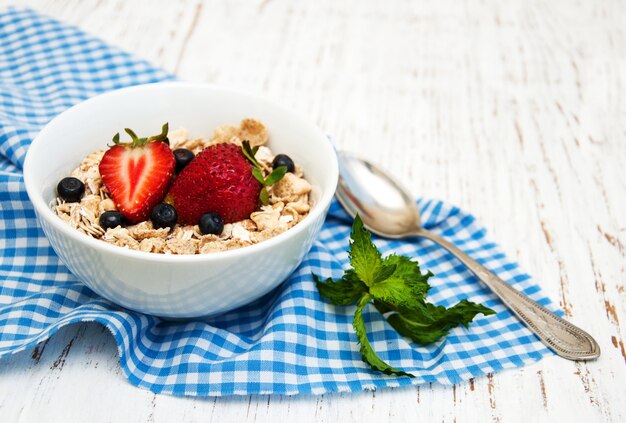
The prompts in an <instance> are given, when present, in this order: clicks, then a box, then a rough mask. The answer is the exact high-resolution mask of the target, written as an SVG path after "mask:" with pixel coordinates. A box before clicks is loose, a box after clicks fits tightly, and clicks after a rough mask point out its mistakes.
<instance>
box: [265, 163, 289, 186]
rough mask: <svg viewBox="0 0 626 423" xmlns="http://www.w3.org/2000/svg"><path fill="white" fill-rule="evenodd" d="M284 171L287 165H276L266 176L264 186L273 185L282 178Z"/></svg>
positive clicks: (285, 171)
mask: <svg viewBox="0 0 626 423" xmlns="http://www.w3.org/2000/svg"><path fill="white" fill-rule="evenodd" d="M285 173H287V166H278V167H277V168H276V169H274V170H273V171H272V173H270V174H269V175H268V176H267V178H265V182H264V184H265V186H270V185H274V184H275V183H276V182H278V181H280V180H281V179H283V176H285Z"/></svg>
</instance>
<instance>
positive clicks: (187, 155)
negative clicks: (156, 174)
mask: <svg viewBox="0 0 626 423" xmlns="http://www.w3.org/2000/svg"><path fill="white" fill-rule="evenodd" d="M194 157H196V155H195V154H193V151H191V150H187V149H186V148H177V149H176V150H174V158H175V159H176V173H178V172H180V171H181V170H183V169H184V168H185V166H187V165H188V164H189V162H190V161H192V160H193V158H194Z"/></svg>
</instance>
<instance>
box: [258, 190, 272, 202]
mask: <svg viewBox="0 0 626 423" xmlns="http://www.w3.org/2000/svg"><path fill="white" fill-rule="evenodd" d="M259 200H261V203H262V204H263V205H264V206H267V205H268V204H269V203H270V195H269V194H268V192H267V188H265V187H263V188H261V192H260V193H259Z"/></svg>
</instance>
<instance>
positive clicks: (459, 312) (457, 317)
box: [387, 300, 495, 344]
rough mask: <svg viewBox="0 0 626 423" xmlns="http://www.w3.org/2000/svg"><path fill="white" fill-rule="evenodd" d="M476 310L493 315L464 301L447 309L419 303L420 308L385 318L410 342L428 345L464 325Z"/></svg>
mask: <svg viewBox="0 0 626 423" xmlns="http://www.w3.org/2000/svg"><path fill="white" fill-rule="evenodd" d="M479 313H482V314H483V315H485V316H489V315H491V314H495V312H494V311H493V310H491V309H490V308H487V307H485V306H483V305H480V304H476V303H472V302H470V301H467V300H462V301H461V302H459V303H458V304H456V305H455V306H453V307H450V308H445V307H443V306H436V305H434V304H431V303H427V302H422V303H421V305H420V306H419V307H414V308H412V309H410V310H402V311H400V312H399V313H394V314H392V315H390V316H389V317H388V318H387V321H388V322H389V324H390V325H391V326H393V328H394V329H395V330H397V331H398V333H400V334H401V335H404V336H406V337H407V338H411V340H413V342H416V343H418V344H429V343H431V342H436V341H438V340H439V339H441V338H442V337H443V336H445V335H446V334H447V333H448V330H449V329H452V328H454V327H457V326H459V325H463V326H465V327H467V324H468V323H469V322H471V321H472V320H473V319H474V317H475V316H476V315H477V314H479Z"/></svg>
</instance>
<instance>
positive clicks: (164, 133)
mask: <svg viewBox="0 0 626 423" xmlns="http://www.w3.org/2000/svg"><path fill="white" fill-rule="evenodd" d="M168 132H169V123H168V122H165V123H164V124H163V126H162V127H161V133H160V134H158V135H153V136H151V137H148V139H147V142H150V141H161V142H164V143H166V144H168V145H169V143H170V140H169V139H168V138H167V133H168Z"/></svg>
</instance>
